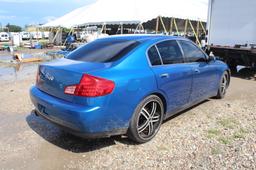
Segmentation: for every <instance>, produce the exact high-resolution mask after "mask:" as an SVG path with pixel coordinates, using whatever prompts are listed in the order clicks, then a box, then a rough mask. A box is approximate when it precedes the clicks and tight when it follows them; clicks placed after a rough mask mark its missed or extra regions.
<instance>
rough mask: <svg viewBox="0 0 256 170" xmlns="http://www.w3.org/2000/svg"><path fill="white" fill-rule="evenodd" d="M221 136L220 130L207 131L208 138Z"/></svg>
mask: <svg viewBox="0 0 256 170" xmlns="http://www.w3.org/2000/svg"><path fill="white" fill-rule="evenodd" d="M218 135H220V131H219V130H218V129H209V130H208V131H207V137H208V138H213V137H215V136H218Z"/></svg>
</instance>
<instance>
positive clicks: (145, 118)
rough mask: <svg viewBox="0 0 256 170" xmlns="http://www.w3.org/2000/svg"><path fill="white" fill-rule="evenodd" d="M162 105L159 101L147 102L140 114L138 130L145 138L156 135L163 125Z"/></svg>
mask: <svg viewBox="0 0 256 170" xmlns="http://www.w3.org/2000/svg"><path fill="white" fill-rule="evenodd" d="M161 116H162V114H161V107H160V104H159V103H158V101H150V102H148V103H146V104H145V105H144V106H143V107H142V109H141V111H140V115H139V119H138V122H137V132H138V134H139V136H140V137H141V138H143V139H148V138H150V137H151V136H153V135H155V134H156V133H157V132H158V130H159V128H160V125H161V120H162V117H161Z"/></svg>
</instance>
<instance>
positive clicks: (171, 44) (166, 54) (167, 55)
mask: <svg viewBox="0 0 256 170" xmlns="http://www.w3.org/2000/svg"><path fill="white" fill-rule="evenodd" d="M157 48H158V50H159V53H160V55H161V57H162V60H163V64H177V63H183V62H184V59H183V56H182V53H181V51H180V47H179V45H178V43H177V42H176V41H174V40H170V41H164V42H161V43H158V44H157Z"/></svg>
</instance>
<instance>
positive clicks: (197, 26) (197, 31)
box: [196, 20, 199, 36]
mask: <svg viewBox="0 0 256 170" xmlns="http://www.w3.org/2000/svg"><path fill="white" fill-rule="evenodd" d="M196 34H197V36H199V20H198V21H197V24H196Z"/></svg>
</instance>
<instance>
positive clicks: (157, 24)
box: [156, 16, 159, 34]
mask: <svg viewBox="0 0 256 170" xmlns="http://www.w3.org/2000/svg"><path fill="white" fill-rule="evenodd" d="M158 29H159V16H158V17H157V18H156V34H158Z"/></svg>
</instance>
